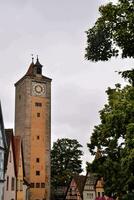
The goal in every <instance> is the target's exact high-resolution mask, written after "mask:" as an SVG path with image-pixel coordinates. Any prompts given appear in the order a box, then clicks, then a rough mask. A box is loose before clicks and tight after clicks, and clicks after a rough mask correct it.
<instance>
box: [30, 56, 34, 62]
mask: <svg viewBox="0 0 134 200" xmlns="http://www.w3.org/2000/svg"><path fill="white" fill-rule="evenodd" d="M31 56H32V63H34V57H33V54H31Z"/></svg>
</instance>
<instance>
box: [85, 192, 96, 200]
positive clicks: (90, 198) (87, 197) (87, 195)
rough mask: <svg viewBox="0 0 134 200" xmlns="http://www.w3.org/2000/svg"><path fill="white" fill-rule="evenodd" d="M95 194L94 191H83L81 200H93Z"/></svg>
mask: <svg viewBox="0 0 134 200" xmlns="http://www.w3.org/2000/svg"><path fill="white" fill-rule="evenodd" d="M95 198H96V196H95V192H94V191H84V192H83V200H95Z"/></svg>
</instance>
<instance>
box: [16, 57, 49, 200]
mask: <svg viewBox="0 0 134 200" xmlns="http://www.w3.org/2000/svg"><path fill="white" fill-rule="evenodd" d="M15 88H16V91H15V134H16V135H19V136H21V138H22V144H23V157H24V168H25V179H26V180H27V181H28V183H29V184H30V188H29V190H28V191H29V192H28V194H29V198H28V199H29V200H50V168H51V166H50V149H51V147H50V145H51V79H50V78H48V77H46V76H43V75H42V65H41V64H40V62H39V59H38V57H37V61H36V63H34V62H33V59H32V63H31V65H30V66H29V68H28V71H27V73H26V74H25V75H24V76H23V77H22V78H21V79H20V80H19V81H17V83H16V84H15Z"/></svg>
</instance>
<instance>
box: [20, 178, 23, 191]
mask: <svg viewBox="0 0 134 200" xmlns="http://www.w3.org/2000/svg"><path fill="white" fill-rule="evenodd" d="M20 191H23V181H22V180H20Z"/></svg>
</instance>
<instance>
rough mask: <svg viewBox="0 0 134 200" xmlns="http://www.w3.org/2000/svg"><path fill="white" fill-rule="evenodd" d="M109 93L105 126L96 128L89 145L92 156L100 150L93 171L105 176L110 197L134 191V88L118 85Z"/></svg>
mask: <svg viewBox="0 0 134 200" xmlns="http://www.w3.org/2000/svg"><path fill="white" fill-rule="evenodd" d="M122 76H124V73H122ZM129 78H130V77H128V79H129ZM106 93H107V95H108V103H107V104H106V105H105V106H104V108H103V109H102V110H101V111H100V120H101V123H100V124H99V125H98V126H95V127H94V130H93V134H92V136H91V140H90V143H88V147H89V150H90V152H91V154H92V155H95V153H96V151H97V149H99V150H100V151H101V157H100V158H99V159H95V160H94V161H93V163H92V164H90V169H91V170H92V171H93V172H97V173H98V174H99V175H100V176H103V177H104V181H105V192H106V193H107V194H111V193H113V192H114V193H117V194H118V195H121V193H124V192H126V191H131V190H132V189H134V87H133V86H132V85H127V86H125V87H124V88H121V86H120V84H116V85H115V88H113V89H112V88H108V89H107V91H106Z"/></svg>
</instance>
